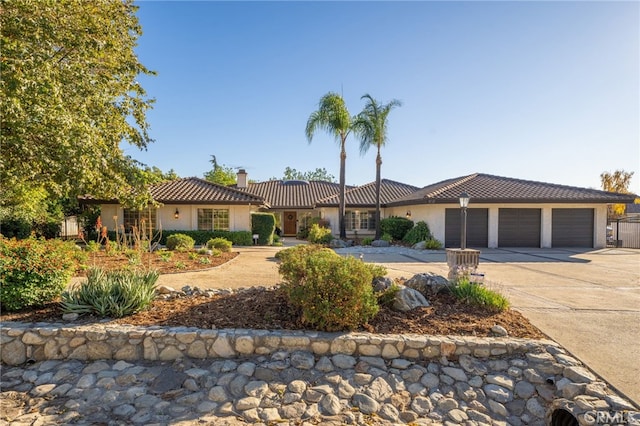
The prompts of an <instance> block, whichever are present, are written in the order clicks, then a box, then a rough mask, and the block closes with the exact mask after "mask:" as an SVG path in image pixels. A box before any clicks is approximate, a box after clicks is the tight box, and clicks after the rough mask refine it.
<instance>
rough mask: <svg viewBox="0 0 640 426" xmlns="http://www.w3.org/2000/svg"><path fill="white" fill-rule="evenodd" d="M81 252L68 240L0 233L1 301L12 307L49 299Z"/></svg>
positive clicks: (63, 283)
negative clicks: (24, 237) (10, 235)
mask: <svg viewBox="0 0 640 426" xmlns="http://www.w3.org/2000/svg"><path fill="white" fill-rule="evenodd" d="M80 254H82V252H81V250H79V249H78V248H77V247H76V245H75V244H74V243H72V242H69V241H61V240H44V239H37V238H27V239H24V240H16V239H10V240H9V239H6V238H3V237H0V305H2V308H3V309H6V310H8V311H15V310H18V309H23V308H30V307H37V306H41V305H43V304H45V303H47V302H51V301H52V300H54V299H55V298H57V297H58V296H60V293H62V291H63V290H64V288H65V287H66V285H67V284H68V282H69V280H70V279H71V276H72V275H73V272H74V270H75V269H76V267H77V266H78V264H79V256H80Z"/></svg>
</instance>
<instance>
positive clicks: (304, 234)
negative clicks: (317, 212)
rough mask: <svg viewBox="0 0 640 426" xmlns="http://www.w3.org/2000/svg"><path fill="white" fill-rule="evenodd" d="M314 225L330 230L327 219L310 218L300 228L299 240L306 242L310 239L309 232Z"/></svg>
mask: <svg viewBox="0 0 640 426" xmlns="http://www.w3.org/2000/svg"><path fill="white" fill-rule="evenodd" d="M313 225H318V226H319V227H321V228H330V226H331V225H330V223H329V221H328V220H327V219H323V218H321V217H320V216H315V217H310V218H308V219H307V220H306V221H305V225H304V226H302V227H301V228H300V230H299V231H298V233H297V235H296V236H297V237H298V239H299V240H306V239H307V238H309V232H310V231H311V227H312V226H313Z"/></svg>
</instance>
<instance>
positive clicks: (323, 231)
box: [308, 223, 333, 244]
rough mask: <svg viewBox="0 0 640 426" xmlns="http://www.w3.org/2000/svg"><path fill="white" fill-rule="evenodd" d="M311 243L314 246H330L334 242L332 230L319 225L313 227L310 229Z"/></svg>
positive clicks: (315, 224)
mask: <svg viewBox="0 0 640 426" xmlns="http://www.w3.org/2000/svg"><path fill="white" fill-rule="evenodd" d="M308 238H309V242H310V243H313V244H329V243H330V242H331V240H333V235H331V229H329V228H323V227H321V226H320V225H318V224H317V223H314V224H313V225H311V229H309V237H308Z"/></svg>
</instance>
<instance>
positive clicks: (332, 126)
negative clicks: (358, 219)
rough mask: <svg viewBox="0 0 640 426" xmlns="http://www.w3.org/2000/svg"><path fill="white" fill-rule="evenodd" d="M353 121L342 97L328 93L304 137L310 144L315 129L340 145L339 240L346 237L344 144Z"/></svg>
mask: <svg viewBox="0 0 640 426" xmlns="http://www.w3.org/2000/svg"><path fill="white" fill-rule="evenodd" d="M352 122H353V119H352V117H351V116H350V115H349V110H347V106H346V105H345V103H344V99H342V96H340V95H338V94H337V93H333V92H329V93H327V94H326V95H324V96H323V97H322V98H321V99H320V102H319V103H318V110H317V111H314V112H312V113H311V115H310V116H309V119H308V120H307V127H306V131H305V133H306V135H307V140H308V141H309V143H311V140H312V139H313V134H314V133H315V131H316V130H317V129H322V130H325V131H327V132H328V133H331V134H332V135H333V136H334V137H335V138H336V142H338V143H339V144H340V206H339V211H338V223H339V227H340V238H346V237H347V231H346V228H345V223H344V215H345V162H346V159H347V151H346V150H345V142H346V140H347V136H348V135H349V133H350V132H351V130H352Z"/></svg>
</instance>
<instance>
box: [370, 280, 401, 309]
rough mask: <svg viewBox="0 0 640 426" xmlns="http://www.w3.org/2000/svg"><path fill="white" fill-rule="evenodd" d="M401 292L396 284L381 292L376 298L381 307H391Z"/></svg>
mask: <svg viewBox="0 0 640 426" xmlns="http://www.w3.org/2000/svg"><path fill="white" fill-rule="evenodd" d="M399 291H400V287H398V286H397V285H396V284H392V285H391V287H389V288H387V289H386V290H383V291H381V292H379V293H378V294H377V295H376V297H377V298H378V304H380V305H381V306H388V307H391V306H392V305H393V302H394V301H395V300H396V294H398V292H399Z"/></svg>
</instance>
